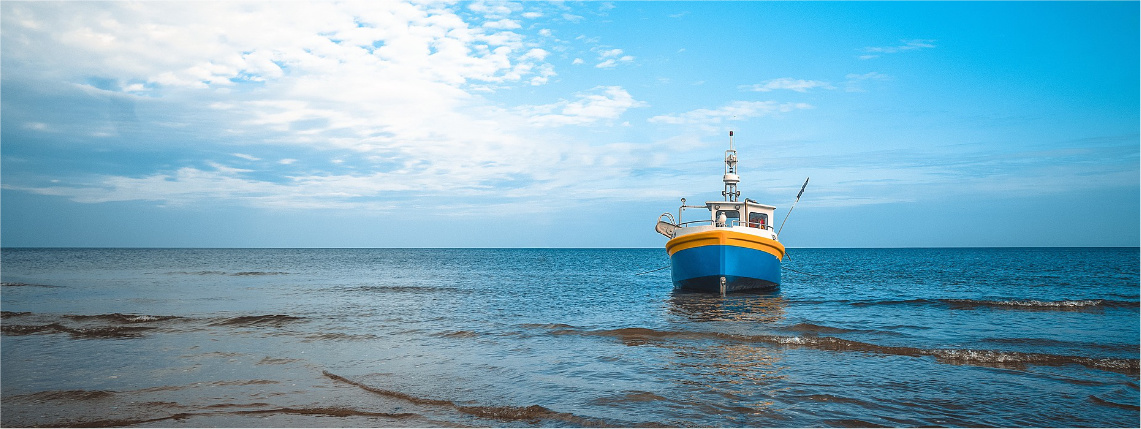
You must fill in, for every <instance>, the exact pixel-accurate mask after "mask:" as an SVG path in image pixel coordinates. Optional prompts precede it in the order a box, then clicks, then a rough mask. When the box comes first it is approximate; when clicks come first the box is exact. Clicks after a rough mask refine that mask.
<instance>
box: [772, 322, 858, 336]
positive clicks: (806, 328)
mask: <svg viewBox="0 0 1141 429" xmlns="http://www.w3.org/2000/svg"><path fill="white" fill-rule="evenodd" d="M782 329H784V330H786V331H794V332H807V333H814V334H843V333H848V332H861V331H860V330H858V329H845V328H836V327H832V326H824V325H817V324H814V323H797V324H795V325H792V326H786V327H784V328H782Z"/></svg>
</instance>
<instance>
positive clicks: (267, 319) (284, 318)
mask: <svg viewBox="0 0 1141 429" xmlns="http://www.w3.org/2000/svg"><path fill="white" fill-rule="evenodd" d="M304 319H305V318H304V317H297V316H290V315H286V314H266V315H262V316H238V317H229V318H225V319H222V320H219V321H217V322H214V323H211V324H210V325H211V326H245V327H253V326H272V327H275V328H280V327H282V326H284V325H286V324H288V323H292V322H296V321H299V320H304Z"/></svg>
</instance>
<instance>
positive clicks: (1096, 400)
mask: <svg viewBox="0 0 1141 429" xmlns="http://www.w3.org/2000/svg"><path fill="white" fill-rule="evenodd" d="M1089 399H1090V400H1091V401H1093V402H1094V403H1095V404H1101V405H1106V406H1110V407H1114V408H1121V409H1123V410H1133V411H1139V410H1141V407H1138V406H1136V405H1133V404H1119V403H1117V402H1113V401H1107V400H1105V399H1101V398H1099V397H1097V396H1094V395H1090V396H1089Z"/></svg>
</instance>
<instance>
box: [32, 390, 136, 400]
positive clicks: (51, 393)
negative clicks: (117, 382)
mask: <svg viewBox="0 0 1141 429" xmlns="http://www.w3.org/2000/svg"><path fill="white" fill-rule="evenodd" d="M112 396H115V392H114V391H111V390H48V391H44V392H36V393H31V394H27V395H19V396H15V397H13V399H15V398H21V399H31V400H33V401H37V402H38V401H90V400H95V399H105V398H110V397H112Z"/></svg>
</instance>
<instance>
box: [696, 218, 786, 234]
mask: <svg viewBox="0 0 1141 429" xmlns="http://www.w3.org/2000/svg"><path fill="white" fill-rule="evenodd" d="M725 223H726V224H727V225H726V226H730V227H732V226H743V227H746V228H757V229H767V230H769V231H772V229H773V226H772V225H768V224H764V223H761V222H741V221H740V220H737V219H730V220H727V221H726V222H725ZM701 225H713V226H717V225H716V223H715V222H714V221H713V220H711V219H702V220H691V221H688V222H682V223H679V224H677V226H679V227H682V228H685V227H690V226H701Z"/></svg>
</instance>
